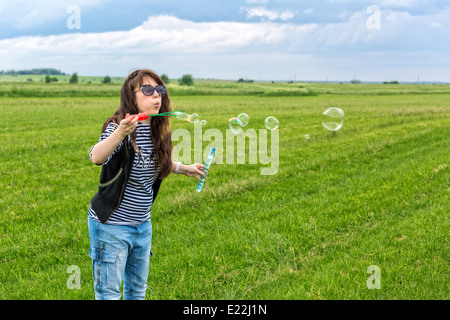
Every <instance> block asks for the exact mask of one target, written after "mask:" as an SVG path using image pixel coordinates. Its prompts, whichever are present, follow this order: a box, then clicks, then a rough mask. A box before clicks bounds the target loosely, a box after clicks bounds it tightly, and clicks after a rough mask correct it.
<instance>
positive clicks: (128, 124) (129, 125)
mask: <svg viewBox="0 0 450 320" xmlns="http://www.w3.org/2000/svg"><path fill="white" fill-rule="evenodd" d="M137 125H138V117H137V116H133V117H130V114H129V113H127V116H126V117H125V119H123V120H122V121H120V124H119V128H117V130H118V131H119V132H120V134H121V135H122V137H124V138H125V137H126V136H128V135H129V134H131V133H133V131H134V130H136V127H137Z"/></svg>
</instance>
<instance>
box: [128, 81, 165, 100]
mask: <svg viewBox="0 0 450 320" xmlns="http://www.w3.org/2000/svg"><path fill="white" fill-rule="evenodd" d="M140 89H141V90H142V93H143V94H144V96H152V95H153V93H154V92H155V90H156V92H157V93H158V95H159V96H160V97H164V96H165V95H166V88H165V87H164V86H163V85H159V86H156V87H153V86H151V85H149V84H144V85H143V86H141V88H140ZM138 91H139V90H137V91H135V92H138Z"/></svg>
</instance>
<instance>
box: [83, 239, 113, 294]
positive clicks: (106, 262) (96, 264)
mask: <svg viewBox="0 0 450 320" xmlns="http://www.w3.org/2000/svg"><path fill="white" fill-rule="evenodd" d="M89 257H91V259H92V273H93V276H94V283H95V290H96V291H97V290H98V288H99V286H100V285H101V284H102V283H104V282H105V281H107V280H108V269H109V270H110V272H111V267H112V264H114V263H115V262H116V254H115V253H114V252H109V251H106V250H104V249H103V242H102V243H101V245H100V248H94V247H90V248H89ZM110 276H114V275H113V274H112V275H110Z"/></svg>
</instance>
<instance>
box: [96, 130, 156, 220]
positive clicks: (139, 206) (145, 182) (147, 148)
mask: <svg viewBox="0 0 450 320" xmlns="http://www.w3.org/2000/svg"><path fill="white" fill-rule="evenodd" d="M150 126H151V125H150V124H143V123H140V122H138V126H137V128H136V146H137V149H138V150H137V151H136V152H135V155H134V162H133V166H132V169H131V172H130V177H129V180H128V183H127V185H126V187H125V193H124V197H123V199H122V202H121V203H120V205H119V207H118V208H117V210H115V211H114V212H113V214H112V215H111V217H110V218H109V220H108V221H107V222H106V224H113V225H129V226H137V225H140V224H141V223H143V222H145V221H149V220H150V212H151V209H152V208H151V206H152V201H153V189H152V186H153V182H155V180H156V176H157V173H158V170H159V166H158V168H156V170H155V163H154V161H153V159H152V157H151V155H152V152H153V151H154V148H153V143H152V141H151V138H150ZM117 127H118V126H116V127H114V124H113V123H112V122H111V123H109V124H108V126H107V127H106V129H105V131H104V132H103V133H102V135H101V137H100V139H99V140H98V142H100V141H102V140H104V139H106V138H108V137H109V136H110V135H111V133H113V132H114V130H115V129H117ZM98 142H97V143H98ZM94 147H95V146H93V147H92V148H91V149H90V151H89V156H90V157H91V160H92V149H93V148H94ZM121 148H123V141H122V142H120V144H119V145H118V146H117V148H116V149H115V150H114V151H113V153H112V154H111V155H110V156H109V157H108V159H106V161H105V162H104V163H103V164H102V165H104V164H107V163H108V161H109V160H110V159H111V158H112V157H113V156H114V155H115V154H116V153H117V152H119V151H120V149H121ZM88 215H89V216H90V217H92V218H93V219H94V220H96V221H100V220H99V219H98V218H97V215H96V214H95V212H94V210H93V208H92V206H90V207H89V212H88Z"/></svg>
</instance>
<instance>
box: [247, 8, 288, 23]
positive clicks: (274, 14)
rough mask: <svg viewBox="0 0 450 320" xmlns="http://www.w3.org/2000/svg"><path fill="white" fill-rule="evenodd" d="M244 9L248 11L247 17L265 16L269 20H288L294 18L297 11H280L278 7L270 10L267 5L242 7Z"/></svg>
mask: <svg viewBox="0 0 450 320" xmlns="http://www.w3.org/2000/svg"><path fill="white" fill-rule="evenodd" d="M241 10H242V11H246V12H247V18H248V19H252V18H255V17H256V18H263V19H268V20H271V21H272V20H282V21H287V20H290V19H292V18H294V16H295V13H294V12H293V11H292V10H284V11H279V10H276V9H272V10H269V9H267V8H266V7H254V8H245V7H241Z"/></svg>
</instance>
